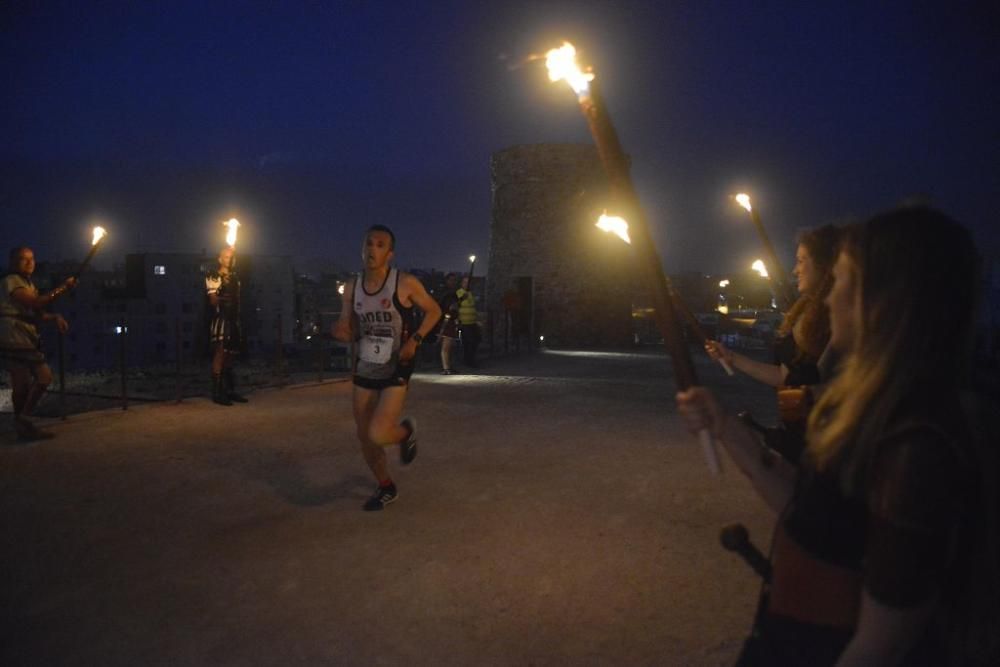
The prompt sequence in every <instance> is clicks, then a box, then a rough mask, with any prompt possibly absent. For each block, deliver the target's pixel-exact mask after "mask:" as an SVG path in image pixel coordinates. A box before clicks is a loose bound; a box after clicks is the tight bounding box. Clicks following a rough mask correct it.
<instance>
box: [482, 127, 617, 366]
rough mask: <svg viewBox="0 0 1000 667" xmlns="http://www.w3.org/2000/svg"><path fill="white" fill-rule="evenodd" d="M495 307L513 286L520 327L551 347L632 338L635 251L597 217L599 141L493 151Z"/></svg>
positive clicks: (491, 297)
mask: <svg viewBox="0 0 1000 667" xmlns="http://www.w3.org/2000/svg"><path fill="white" fill-rule="evenodd" d="M490 168H491V172H492V180H493V214H492V221H491V224H490V255H489V287H488V293H487V303H488V307H489V308H490V309H491V311H492V312H494V313H504V296H505V295H507V294H509V293H511V292H516V293H518V294H519V297H520V298H519V303H521V304H522V311H521V312H522V314H523V316H522V317H521V325H522V326H523V329H522V331H523V333H524V334H525V335H531V336H532V340H534V341H536V342H537V341H538V339H539V337H540V336H544V337H545V345H546V346H552V347H611V346H623V345H628V344H631V343H632V339H633V338H632V298H631V297H632V292H633V290H632V288H633V285H634V275H635V273H636V269H635V265H636V262H635V258H634V254H633V250H632V248H631V247H630V246H628V245H626V244H625V243H624V242H623V241H621V240H620V239H618V238H617V237H615V236H613V235H610V234H607V233H605V232H602V231H601V230H599V229H598V228H597V227H596V226H595V223H596V222H597V218H598V217H599V216H600V214H601V213H602V212H603V210H604V209H605V208H606V207H608V181H607V177H606V176H605V174H604V171H603V168H602V166H601V162H600V158H599V157H598V154H597V150H596V149H595V148H594V147H593V146H590V145H581V144H537V145H525V146H513V147H511V148H508V149H505V150H502V151H499V152H497V153H494V154H493V156H492V159H491V163H490Z"/></svg>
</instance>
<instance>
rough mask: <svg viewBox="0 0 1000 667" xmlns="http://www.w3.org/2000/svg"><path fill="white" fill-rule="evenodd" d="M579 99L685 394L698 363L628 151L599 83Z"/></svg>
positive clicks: (712, 459) (709, 449)
mask: <svg viewBox="0 0 1000 667" xmlns="http://www.w3.org/2000/svg"><path fill="white" fill-rule="evenodd" d="M578 99H579V102H580V110H581V111H582V112H583V115H584V117H585V118H586V119H587V125H588V127H589V128H590V134H591V136H592V137H593V138H594V143H595V144H596V146H597V152H598V154H599V155H600V157H601V162H602V163H603V165H604V170H605V172H607V175H608V180H609V181H610V182H611V188H612V191H613V192H614V193H615V194H617V198H618V200H619V201H621V202H622V203H623V204H624V205H625V206H626V207H627V208H628V209H629V213H628V220H629V223H630V224H629V229H630V230H631V232H632V233H633V234H634V236H635V238H636V244H635V245H636V249H637V250H638V252H639V255H640V257H641V261H642V265H643V267H644V269H645V272H646V276H647V280H648V284H649V285H651V286H652V289H653V303H654V306H655V310H656V324H657V327H658V328H659V330H660V335H661V336H663V341H664V343H665V345H666V347H667V352H668V353H669V354H670V359H671V361H672V362H673V368H674V378H675V382H676V384H677V389H678V390H681V391H683V390H685V389H688V388H690V387H692V386H694V385H697V384H698V376H697V374H696V373H695V370H694V362H693V361H692V360H691V355H690V353H689V352H688V348H687V345H686V344H685V342H684V335H683V331H682V329H681V323H680V320H679V319H678V317H677V311H676V309H675V308H674V303H673V300H672V299H671V296H670V287H669V282H668V280H667V276H666V274H665V273H664V271H663V264H662V262H661V261H660V255H659V253H658V252H657V251H656V247H655V246H654V245H653V238H652V236H651V235H650V233H649V224H648V223H647V222H646V215H645V213H644V212H643V210H642V206H641V205H640V204H639V197H638V195H637V194H636V192H635V187H634V186H633V184H632V177H631V175H630V174H629V164H628V159H627V158H626V157H625V151H624V150H622V146H621V142H620V141H619V139H618V133H617V132H616V131H615V128H614V125H613V124H612V123H611V117H610V116H609V115H608V112H607V109H606V107H605V105H604V101H603V99H602V98H601V96H600V91H599V90H598V87H597V85H596V81H591V82H590V85H589V93H588V94H585V95H579V96H578ZM699 439H700V440H701V444H702V449H703V450H704V453H705V458H706V462H707V463H708V467H709V470H711V471H712V473H714V474H719V472H720V466H719V457H718V453H717V452H716V451H715V445H714V443H713V442H712V439H711V435H710V434H709V433H708V431H702V432H700V433H699Z"/></svg>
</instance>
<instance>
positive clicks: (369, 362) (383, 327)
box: [353, 269, 413, 380]
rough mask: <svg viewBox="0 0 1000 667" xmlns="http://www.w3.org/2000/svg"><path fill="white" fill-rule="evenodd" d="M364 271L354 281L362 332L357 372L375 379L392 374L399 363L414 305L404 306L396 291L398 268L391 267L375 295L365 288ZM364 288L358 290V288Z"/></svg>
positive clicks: (409, 327) (357, 312) (381, 378)
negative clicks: (400, 351)
mask: <svg viewBox="0 0 1000 667" xmlns="http://www.w3.org/2000/svg"><path fill="white" fill-rule="evenodd" d="M364 281H365V278H364V273H363V272H362V273H361V274H360V275H359V276H358V278H357V280H355V282H354V297H353V300H354V313H355V315H357V317H358V324H359V328H358V330H359V334H360V338H359V340H358V356H357V371H356V372H357V374H358V375H360V376H362V377H366V378H371V379H373V380H384V379H386V378H389V377H392V376H393V374H394V373H395V371H396V366H397V365H398V364H399V348H400V347H401V346H402V343H403V338H404V337H409V334H410V331H411V330H412V327H411V326H410V324H411V323H410V318H411V317H412V314H413V309H412V308H404V307H403V305H402V304H401V303H400V302H399V298H398V297H397V294H396V290H397V288H398V287H399V270H398V269H390V270H389V274H388V275H387V276H386V278H385V282H384V283H382V287H381V288H380V289H379V290H378V291H377V292H375V293H374V294H369V293H368V292H366V291H365V282H364ZM359 287H360V288H361V289H358V288H359Z"/></svg>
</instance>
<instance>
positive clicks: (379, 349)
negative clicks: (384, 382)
mask: <svg viewBox="0 0 1000 667" xmlns="http://www.w3.org/2000/svg"><path fill="white" fill-rule="evenodd" d="M391 358H392V338H390V337H388V336H364V337H363V338H362V339H361V361H366V362H368V363H370V364H387V363H389V360H390V359H391Z"/></svg>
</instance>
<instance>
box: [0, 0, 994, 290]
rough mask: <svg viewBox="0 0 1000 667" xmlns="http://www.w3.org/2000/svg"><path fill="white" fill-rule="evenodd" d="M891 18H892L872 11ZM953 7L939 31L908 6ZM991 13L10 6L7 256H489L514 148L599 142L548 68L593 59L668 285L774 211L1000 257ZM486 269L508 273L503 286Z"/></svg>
mask: <svg viewBox="0 0 1000 667" xmlns="http://www.w3.org/2000/svg"><path fill="white" fill-rule="evenodd" d="M875 4H878V6H872V5H875ZM911 4H912V5H921V6H925V5H926V6H927V7H929V8H922V9H919V10H918V9H914V8H912V7H911V6H910V5H911ZM662 5H665V6H662ZM989 7H990V3H986V2H983V3H978V4H964V3H899V4H893V3H869V2H857V3H854V2H830V3H822V4H821V3H813V2H781V3H772V2H683V3H681V2H677V3H667V2H664V3H660V2H652V1H650V2H622V1H618V2H575V3H567V2H562V3H550V2H539V1H534V2H502V1H497V2H490V3H487V2H476V1H469V2H454V3H453V2H429V1H424V2H388V1H387V2H324V3H313V2H310V3H277V2H268V3H249V2H243V3H226V2H190V3H189V2H153V3H105V2H101V3H96V2H79V1H77V2H22V1H18V0H14V1H11V0H7V1H6V2H4V3H0V76H2V77H3V89H4V93H5V94H4V102H3V104H2V105H0V124H2V127H3V140H2V143H0V221H2V225H3V238H4V240H5V241H6V245H7V246H13V245H21V244H28V245H31V246H33V247H34V248H35V249H36V252H37V253H38V254H39V255H40V259H43V260H44V259H57V258H62V257H67V258H70V257H79V256H81V255H82V254H83V253H84V252H85V251H86V245H87V244H88V243H89V225H90V224H91V222H92V220H94V219H96V218H101V219H103V220H104V221H106V226H107V227H108V228H109V230H110V231H111V233H112V236H111V237H110V238H109V242H108V243H107V246H106V247H105V249H104V250H103V253H102V254H103V258H102V259H103V261H104V262H106V263H110V262H111V261H120V260H121V258H122V257H123V255H124V254H125V253H126V252H135V251H177V252H190V251H194V252H197V251H200V250H201V249H202V248H209V249H210V252H212V251H214V250H215V249H217V248H218V247H219V246H220V245H221V244H222V239H223V233H224V231H225V230H224V228H223V227H222V226H221V225H220V224H219V222H220V221H221V220H223V219H225V218H228V217H231V216H236V217H238V218H239V219H240V220H241V221H242V222H243V223H244V225H245V226H244V227H243V228H242V229H241V248H242V249H243V250H245V251H248V252H257V253H280V254H291V255H293V256H295V257H296V258H298V259H299V260H301V261H300V266H302V267H304V268H311V269H314V268H316V267H317V266H319V265H320V264H321V263H320V262H319V261H318V260H319V259H324V260H326V261H325V265H326V266H328V267H329V268H354V267H355V266H357V265H358V264H359V262H358V260H357V252H358V249H359V247H360V237H361V234H362V231H363V229H364V228H365V227H367V226H368V225H370V224H374V223H383V224H388V225H390V226H391V227H393V228H394V229H395V231H396V233H397V237H398V240H399V247H398V252H397V259H398V263H399V264H400V265H401V266H404V267H436V268H442V269H449V268H460V267H462V266H463V265H464V262H465V258H466V257H467V256H468V255H469V254H470V253H477V254H479V255H480V256H485V255H486V254H487V249H488V242H489V224H490V173H489V159H490V155H491V153H493V152H495V151H498V150H501V149H504V148H507V147H509V146H511V145H515V144H523V143H540V142H589V141H590V138H589V134H588V133H587V129H586V124H585V122H584V120H583V118H582V117H581V116H580V114H579V111H578V108H577V105H576V101H575V97H574V96H573V94H572V92H571V91H570V90H569V89H568V88H567V87H566V86H565V85H564V84H559V85H554V84H550V83H549V82H548V81H547V79H546V77H545V72H544V68H543V66H542V65H541V64H540V63H535V64H529V65H524V66H522V67H516V65H517V64H518V63H521V62H523V61H524V59H525V58H526V56H528V55H530V54H532V53H541V52H544V51H545V50H546V49H548V48H552V47H555V46H558V45H559V43H560V41H561V40H562V39H568V40H570V41H572V42H574V43H575V44H576V45H577V47H578V48H579V49H580V50H581V51H582V52H583V54H582V55H583V58H584V59H585V60H586V61H587V62H591V63H593V64H594V66H595V69H596V71H597V75H598V77H599V78H600V80H601V83H602V86H603V91H604V94H605V98H606V100H607V103H608V106H609V109H610V112H611V115H612V118H613V119H614V121H615V124H616V125H617V128H618V131H619V134H620V136H621V139H622V143H623V144H624V146H625V149H626V150H627V151H629V152H630V154H631V155H632V158H633V164H634V175H635V179H636V183H637V186H638V188H639V190H640V196H641V198H642V201H643V204H644V205H645V207H646V209H647V213H648V217H649V218H650V220H651V222H652V223H653V225H654V233H655V235H656V237H657V241H658V243H659V245H660V249H661V253H662V256H663V258H664V262H665V264H666V266H667V268H668V270H670V271H680V270H692V269H697V270H702V271H706V272H712V273H718V272H726V271H732V270H737V269H742V268H745V267H746V266H747V265H748V264H749V262H750V260H752V259H753V258H754V257H756V256H760V255H761V252H760V250H759V244H758V242H757V239H756V237H755V235H754V233H753V230H752V227H751V226H750V224H749V222H748V218H747V216H746V214H745V212H743V211H742V209H740V208H738V207H737V206H736V205H735V204H734V203H733V202H732V201H731V200H730V199H728V195H731V194H733V193H735V192H737V191H738V190H741V189H743V190H746V191H748V192H750V193H751V195H752V196H753V198H754V202H755V204H756V205H757V207H758V208H759V209H760V210H761V212H762V215H763V218H764V222H765V224H766V225H767V226H768V228H769V231H770V232H771V235H772V238H773V239H774V240H775V242H776V243H777V245H778V246H779V250H780V251H781V252H782V254H783V256H784V258H785V259H786V261H787V262H788V263H789V268H790V264H791V258H792V254H793V252H794V244H793V238H794V235H795V233H796V231H797V230H799V229H800V228H803V227H809V226H815V225H818V224H822V223H825V222H836V221H841V220H845V219H849V218H851V217H861V216H865V215H867V214H870V213H872V212H874V211H876V210H878V209H881V208H885V207H887V206H890V205H892V204H894V203H897V202H899V201H900V200H903V199H907V198H913V197H919V198H922V199H924V200H927V201H930V202H932V203H934V204H935V205H937V206H939V207H941V208H943V209H944V210H945V211H947V212H949V213H951V214H952V215H953V216H955V217H956V218H958V219H959V220H961V221H963V222H964V223H966V224H967V225H968V226H970V227H972V228H973V229H974V231H975V233H976V235H977V238H978V239H979V241H980V246H981V248H982V249H983V251H984V252H985V253H986V254H987V255H991V256H996V255H997V248H998V245H1000V243H998V239H1000V233H998V229H997V228H998V225H996V224H995V223H994V220H993V216H994V214H995V213H996V211H997V208H998V207H997V206H996V204H995V203H994V201H995V198H996V197H998V196H1000V169H998V164H1000V158H998V150H1000V129H998V128H1000V114H998V106H997V104H996V102H997V97H998V93H997V90H998V83H1000V81H998V78H1000V77H998V75H997V73H998V72H1000V29H998V27H997V26H998V25H1000V24H998V22H997V21H996V20H995V16H994V14H993V13H991V10H990V9H989ZM483 268H485V267H483Z"/></svg>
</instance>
